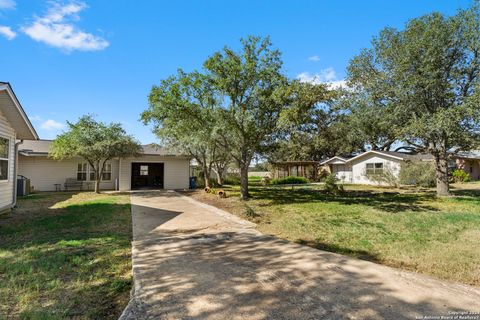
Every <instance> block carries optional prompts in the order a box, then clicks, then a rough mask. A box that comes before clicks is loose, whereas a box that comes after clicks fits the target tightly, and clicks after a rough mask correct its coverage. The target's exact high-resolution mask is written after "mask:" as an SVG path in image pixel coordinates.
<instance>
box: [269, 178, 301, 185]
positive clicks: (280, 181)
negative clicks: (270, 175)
mask: <svg viewBox="0 0 480 320" xmlns="http://www.w3.org/2000/svg"><path fill="white" fill-rule="evenodd" d="M305 183H308V179H307V178H304V177H295V176H290V177H286V178H281V179H272V181H270V184H274V185H275V184H276V185H278V184H305Z"/></svg>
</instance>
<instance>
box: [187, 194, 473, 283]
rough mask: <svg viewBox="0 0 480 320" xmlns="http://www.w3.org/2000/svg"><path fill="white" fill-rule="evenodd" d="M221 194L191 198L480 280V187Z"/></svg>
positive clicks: (312, 241)
mask: <svg viewBox="0 0 480 320" xmlns="http://www.w3.org/2000/svg"><path fill="white" fill-rule="evenodd" d="M224 189H225V190H226V192H227V195H228V196H229V197H228V198H227V199H219V198H218V197H216V196H214V195H210V194H205V193H203V192H201V191H197V192H195V193H193V194H192V195H191V196H192V197H195V198H197V199H199V200H201V201H205V202H208V203H210V204H213V205H216V206H218V207H221V208H223V209H226V210H228V211H231V212H233V213H235V214H238V215H241V216H243V217H246V218H248V219H250V220H253V221H254V222H256V223H257V224H258V228H259V230H260V231H262V232H264V233H267V234H273V235H276V236H278V237H281V238H285V239H289V240H291V241H295V242H298V243H302V244H306V245H309V246H312V247H315V248H318V249H323V250H328V251H333V252H338V253H342V254H347V255H352V256H355V257H359V258H362V259H367V260H371V261H375V262H378V263H383V264H386V265H390V266H395V267H400V268H404V269H408V270H413V271H416V272H421V273H425V274H430V275H433V276H435V277H438V278H443V279H448V280H454V281H458V282H463V283H466V284H470V285H476V286H480V267H479V266H480V265H479V261H480V245H479V243H480V189H479V186H478V184H476V185H475V184H471V185H464V186H463V187H462V189H455V190H454V195H455V196H453V197H450V198H436V197H435V194H434V192H433V191H432V190H427V191H422V192H417V191H415V190H399V189H381V188H375V187H367V186H346V192H345V193H344V194H342V195H339V196H333V195H328V194H326V193H325V192H323V191H322V190H321V186H304V187H301V186H298V187H295V188H294V189H292V188H290V187H284V188H282V187H275V188H272V187H270V188H264V187H261V186H258V185H257V186H252V187H251V195H252V196H253V198H252V199H251V200H250V201H248V202H242V201H240V200H239V199H238V196H239V188H238V187H237V186H227V187H225V188H224Z"/></svg>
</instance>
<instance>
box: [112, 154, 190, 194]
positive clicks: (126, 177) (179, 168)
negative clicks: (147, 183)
mask: <svg viewBox="0 0 480 320" xmlns="http://www.w3.org/2000/svg"><path fill="white" fill-rule="evenodd" d="M132 162H156V163H164V187H165V189H188V185H189V182H188V178H189V175H190V160H188V159H178V158H170V157H169V158H165V157H161V156H143V157H141V158H127V159H120V174H119V180H120V186H119V189H120V190H122V191H125V190H130V189H131V181H132Z"/></svg>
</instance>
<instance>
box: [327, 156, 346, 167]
mask: <svg viewBox="0 0 480 320" xmlns="http://www.w3.org/2000/svg"><path fill="white" fill-rule="evenodd" d="M333 159H340V160H342V161H343V162H347V161H348V160H347V159H345V158H342V157H339V156H334V157H331V158H329V159H327V160H325V161H322V162H320V165H322V166H323V165H324V164H327V163H328V162H330V161H332V160H333Z"/></svg>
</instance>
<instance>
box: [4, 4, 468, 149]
mask: <svg viewBox="0 0 480 320" xmlns="http://www.w3.org/2000/svg"><path fill="white" fill-rule="evenodd" d="M469 4H470V1H463V0H444V1H438V0H422V1H419V0H402V1H400V0H398V1H388V0H384V1H369V0H365V1H353V0H352V1H320V0H318V1H300V0H298V1H293V0H291V1H282V0H276V1H273V0H271V1H265V0H264V1H260V0H257V1H225V0H224V1H207V0H204V1H200V0H198V1H154V0H143V1H133V0H130V1H127V0H115V1H105V0H104V1H93V0H85V1H40V0H22V1H21V0H0V61H1V64H0V66H1V68H0V81H8V82H10V83H11V84H12V86H13V88H14V90H15V92H16V94H17V96H18V97H19V99H20V101H21V103H22V105H23V107H24V108H25V110H26V112H27V114H28V115H29V117H30V118H31V120H32V122H33V124H34V126H35V128H36V129H37V131H38V133H39V134H40V137H41V138H45V139H51V138H54V137H55V135H56V134H58V133H59V132H61V131H62V130H63V129H64V127H65V122H66V121H67V120H69V121H75V120H76V119H78V117H80V116H81V115H83V114H87V113H92V114H96V115H97V118H98V119H100V120H103V121H115V122H121V123H122V124H123V125H124V128H125V129H126V130H127V132H129V133H130V134H133V135H134V136H136V137H137V138H138V139H139V140H140V141H141V142H142V143H149V142H155V141H156V139H155V136H154V135H153V134H152V133H151V131H150V128H148V127H145V126H143V124H141V123H140V122H139V121H138V119H139V114H140V113H141V112H142V111H143V110H144V109H145V108H146V107H147V97H148V93H149V91H150V88H151V86H152V85H153V84H157V83H158V82H159V81H160V80H161V79H164V78H166V77H167V76H169V75H171V74H173V73H175V72H176V70H177V68H183V69H184V70H187V71H189V70H193V69H195V68H200V67H201V65H202V62H203V61H204V60H205V59H206V58H207V57H208V56H209V55H211V54H212V53H213V52H215V51H217V50H220V49H221V48H222V47H223V46H225V45H228V46H231V47H238V43H239V41H238V40H239V39H240V38H241V37H245V36H247V35H249V34H253V35H261V36H265V35H270V36H271V40H272V42H273V44H274V46H275V47H277V48H279V49H280V50H281V51H282V53H283V58H284V69H285V72H286V73H287V74H288V75H289V76H290V77H292V78H296V77H301V78H302V79H304V80H305V81H321V82H324V81H328V82H339V81H341V80H342V79H343V78H344V77H345V68H346V67H347V65H348V61H349V59H351V58H352V57H353V56H354V55H355V54H357V53H358V52H359V51H360V49H361V48H364V47H367V46H369V42H370V40H371V39H372V37H373V36H374V35H376V34H377V33H378V32H379V31H380V30H381V29H382V28H383V27H385V26H390V27H397V28H402V26H403V25H404V23H405V22H406V21H407V20H408V19H411V18H414V17H417V16H419V15H422V14H425V13H429V12H432V11H440V12H442V13H445V14H453V13H455V11H456V10H457V9H458V8H465V7H467V6H468V5H469Z"/></svg>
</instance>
